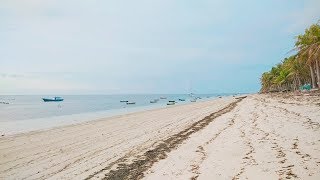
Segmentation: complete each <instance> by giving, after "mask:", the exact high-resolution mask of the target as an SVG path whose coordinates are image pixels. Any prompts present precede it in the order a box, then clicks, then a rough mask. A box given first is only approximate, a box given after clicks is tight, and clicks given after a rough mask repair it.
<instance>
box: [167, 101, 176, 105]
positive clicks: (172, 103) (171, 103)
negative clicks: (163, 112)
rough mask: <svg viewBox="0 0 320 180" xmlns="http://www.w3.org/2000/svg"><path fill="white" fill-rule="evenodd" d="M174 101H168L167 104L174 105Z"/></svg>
mask: <svg viewBox="0 0 320 180" xmlns="http://www.w3.org/2000/svg"><path fill="white" fill-rule="evenodd" d="M175 104H176V103H175V102H168V103H167V105H175Z"/></svg>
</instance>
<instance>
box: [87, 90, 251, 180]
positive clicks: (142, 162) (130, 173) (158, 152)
mask: <svg viewBox="0 0 320 180" xmlns="http://www.w3.org/2000/svg"><path fill="white" fill-rule="evenodd" d="M244 98H246V96H245V97H241V98H237V100H236V101H235V102H232V103H230V104H229V105H228V106H226V107H225V108H223V109H221V110H219V111H217V112H214V113H212V114H210V115H209V116H207V117H205V118H204V119H202V120H200V121H198V122H195V123H193V124H192V125H191V126H190V127H188V128H187V129H185V130H183V131H181V132H179V133H177V134H175V135H173V136H171V137H169V138H167V139H165V140H163V141H162V142H160V143H159V144H158V145H157V146H156V147H155V148H153V149H151V150H148V151H146V152H144V153H143V155H141V156H138V157H122V158H120V159H118V160H117V161H116V163H114V164H113V165H116V166H117V167H116V169H112V167H113V165H109V166H107V167H105V168H103V169H101V170H100V171H97V172H95V173H94V174H91V175H90V176H88V177H87V178H86V179H91V178H93V177H94V176H95V175H97V174H99V173H101V172H103V171H105V170H110V169H112V170H110V171H109V173H107V174H105V177H104V178H103V179H141V178H142V177H143V176H144V174H143V173H144V172H145V171H146V170H148V169H149V168H150V167H151V166H152V165H153V164H154V163H155V162H157V161H159V160H161V159H164V158H166V157H167V153H169V152H170V151H171V150H173V149H175V148H176V147H178V146H179V145H180V144H181V143H182V142H183V141H184V140H186V139H188V138H189V136H190V135H191V134H193V133H195V132H197V131H199V130H201V129H203V128H204V127H206V126H207V125H208V124H209V123H210V122H212V121H213V120H214V119H215V118H217V117H219V116H221V115H223V114H225V113H228V112H230V111H231V110H232V109H234V108H235V107H236V106H237V103H238V102H240V101H242V100H243V99H244ZM128 159H132V160H131V161H130V162H127V160H128Z"/></svg>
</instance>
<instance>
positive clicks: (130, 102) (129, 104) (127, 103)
mask: <svg viewBox="0 0 320 180" xmlns="http://www.w3.org/2000/svg"><path fill="white" fill-rule="evenodd" d="M127 104H128V105H130V104H136V102H127Z"/></svg>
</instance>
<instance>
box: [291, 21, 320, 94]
mask: <svg viewBox="0 0 320 180" xmlns="http://www.w3.org/2000/svg"><path fill="white" fill-rule="evenodd" d="M295 46H296V48H297V49H298V51H299V52H298V58H299V59H300V60H301V61H303V62H305V63H307V64H308V65H309V68H310V75H311V81H312V87H313V88H315V87H316V85H318V87H319V88H320V62H319V61H320V25H319V24H313V25H311V26H310V28H308V29H306V30H305V34H303V35H299V36H298V37H297V41H296V44H295ZM315 75H316V77H315Z"/></svg>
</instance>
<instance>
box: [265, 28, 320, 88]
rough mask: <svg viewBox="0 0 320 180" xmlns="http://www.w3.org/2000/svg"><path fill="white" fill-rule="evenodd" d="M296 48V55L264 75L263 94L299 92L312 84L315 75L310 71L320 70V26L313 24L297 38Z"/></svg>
mask: <svg viewBox="0 0 320 180" xmlns="http://www.w3.org/2000/svg"><path fill="white" fill-rule="evenodd" d="M295 47H296V50H297V54H296V55H293V56H290V57H288V58H285V59H284V60H283V61H282V62H281V63H279V64H277V65H276V66H274V67H272V68H271V70H270V71H268V72H265V73H263V74H262V76H261V78H260V81H261V90H260V91H261V92H272V91H284V90H297V89H299V87H300V86H301V85H304V84H307V83H311V80H310V79H311V76H313V75H314V74H313V72H310V69H317V68H320V67H319V65H320V25H319V24H313V25H311V26H310V27H309V28H308V29H306V30H305V33H304V34H302V35H299V36H297V40H296V43H295ZM316 64H318V65H316ZM319 74H320V73H318V74H317V75H318V76H317V78H318V81H319V80H320V78H319ZM319 85H320V84H318V86H319Z"/></svg>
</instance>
